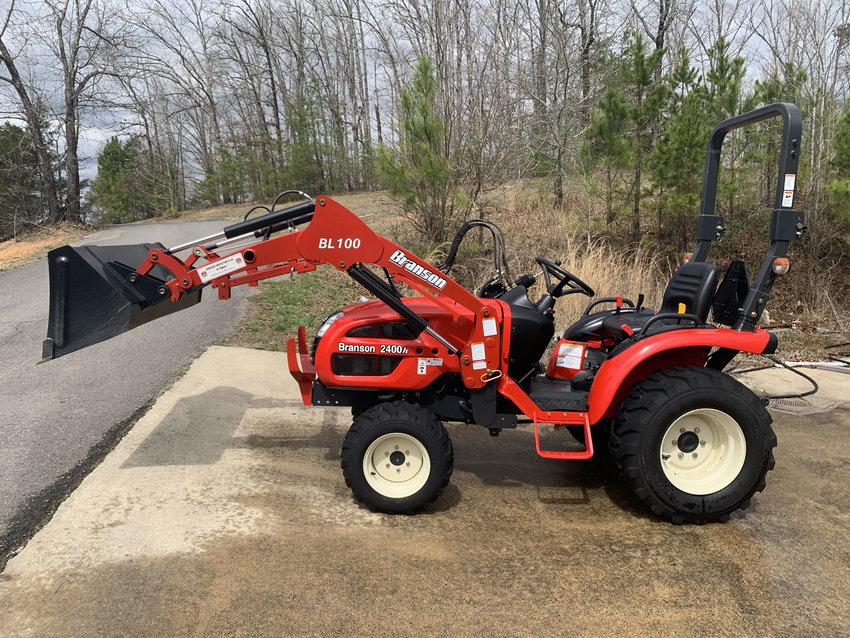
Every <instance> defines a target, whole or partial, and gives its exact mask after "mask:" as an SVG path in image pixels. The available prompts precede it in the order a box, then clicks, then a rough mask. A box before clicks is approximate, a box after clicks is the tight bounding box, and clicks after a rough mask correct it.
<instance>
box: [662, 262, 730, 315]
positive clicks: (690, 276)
mask: <svg viewBox="0 0 850 638" xmlns="http://www.w3.org/2000/svg"><path fill="white" fill-rule="evenodd" d="M717 276H718V275H717V266H715V265H714V264H709V263H707V262H704V261H689V262H687V263H685V264H682V265H681V266H680V267H679V269H678V270H677V271H676V272H675V273H673V277H672V278H671V279H670V283H669V284H667V289H666V290H665V291H664V299H663V300H662V302H661V308H660V309H659V311H658V312H659V313H662V312H675V313H687V314H692V315H696V316H697V317H699V319H700V321H702V322H705V320H706V318H707V317H708V310H709V308H711V300H712V299H713V298H714V289H715V288H716V287H717ZM683 306H684V307H683Z"/></svg>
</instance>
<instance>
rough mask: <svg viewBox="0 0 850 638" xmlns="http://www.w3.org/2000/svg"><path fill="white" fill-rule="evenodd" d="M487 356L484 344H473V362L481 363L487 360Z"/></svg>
mask: <svg viewBox="0 0 850 638" xmlns="http://www.w3.org/2000/svg"><path fill="white" fill-rule="evenodd" d="M486 358H487V355H486V354H485V353H484V344H483V343H473V344H472V360H473V361H479V360H481V359H486Z"/></svg>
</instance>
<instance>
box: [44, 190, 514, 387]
mask: <svg viewBox="0 0 850 638" xmlns="http://www.w3.org/2000/svg"><path fill="white" fill-rule="evenodd" d="M308 204H309V203H308ZM312 208H313V207H312V206H308V205H306V204H299V205H297V206H294V207H291V208H290V209H285V210H284V211H278V212H273V213H270V214H268V215H264V216H261V217H258V218H256V219H252V220H248V221H245V222H241V223H239V224H234V225H232V226H228V227H227V228H225V229H224V231H223V232H222V233H221V234H220V235H215V236H212V237H206V238H202V239H200V240H197V243H195V242H189V243H188V244H184V245H181V246H178V247H176V248H172V249H167V248H164V247H162V246H160V245H147V248H148V250H147V255H146V257H145V259H144V261H142V263H141V264H139V265H138V266H137V267H135V268H133V266H132V265H127V264H125V263H123V262H122V261H121V260H120V259H119V258H118V257H120V249H119V247H115V248H116V249H115V250H113V251H112V253H111V254H110V257H111V259H110V260H108V261H106V260H99V259H98V258H97V257H95V261H101V262H102V263H100V264H96V265H97V266H98V267H99V269H100V270H101V271H102V272H101V273H100V276H101V277H102V278H103V279H107V280H108V283H110V284H111V285H112V287H113V288H114V289H115V291H116V292H115V296H116V299H117V302H116V305H122V304H123V305H125V306H127V307H128V308H129V312H130V314H131V316H136V315H139V314H141V313H142V311H143V310H147V311H148V312H150V314H151V316H150V318H151V319H152V318H155V317H154V316H153V313H152V312H151V309H152V308H153V307H154V306H159V305H165V304H167V303H169V302H170V303H173V304H174V310H177V309H179V308H182V307H185V305H189V304H186V301H185V300H186V299H187V298H191V300H192V301H193V302H194V301H196V300H198V299H199V298H200V295H199V292H200V290H201V289H202V288H203V287H205V286H207V285H209V286H210V287H211V288H213V289H215V290H217V291H218V296H219V298H220V299H229V298H230V290H231V288H233V287H235V286H240V285H243V284H248V285H256V284H257V282H259V281H262V280H263V279H269V278H271V277H277V276H281V275H286V274H290V273H293V272H309V271H312V270H315V269H316V267H317V266H319V265H322V264H330V265H332V266H333V267H334V268H337V269H338V270H341V271H344V272H347V273H348V274H349V275H350V276H351V277H352V278H353V279H355V280H356V281H357V282H358V283H360V284H361V285H363V286H364V287H365V288H367V290H369V291H370V292H372V293H373V294H375V296H377V297H378V298H379V299H381V300H382V301H384V302H385V303H387V305H389V306H390V307H391V308H393V309H394V310H396V311H397V312H399V314H400V315H401V316H402V317H403V318H404V319H406V320H408V321H409V322H411V323H413V324H416V325H418V327H419V328H421V329H424V330H426V331H428V332H429V333H430V334H431V335H432V336H434V337H435V338H436V339H437V340H438V341H440V342H441V343H442V344H443V345H444V346H446V348H447V349H448V350H449V351H450V352H452V353H454V354H455V355H457V356H459V357H460V360H461V362H462V368H461V369H462V370H464V373H463V374H462V377H463V380H464V384H465V385H466V386H467V387H469V388H481V387H483V386H484V385H486V383H488V382H489V381H490V380H493V379H495V378H497V377H498V376H499V374H500V372H499V371H502V370H503V368H505V366H506V364H507V361H506V357H504V356H503V355H502V351H503V348H502V343H501V332H502V321H503V319H504V316H503V311H502V309H501V306H499V305H494V304H487V305H485V304H483V303H482V302H481V300H479V299H478V298H477V297H475V296H474V295H473V294H472V293H470V292H469V291H468V290H466V289H465V288H464V287H463V286H461V285H460V284H458V283H457V282H455V281H454V280H452V279H451V278H450V277H448V275H445V274H444V273H442V272H440V271H439V270H437V269H436V268H435V267H434V266H432V265H430V264H429V263H427V262H425V261H423V260H421V259H419V258H418V257H416V256H415V255H413V254H411V253H410V252H408V251H406V250H404V249H403V248H402V247H400V246H398V245H397V244H395V243H393V242H392V241H390V240H389V239H387V238H385V237H382V236H381V235H379V234H377V233H376V232H374V231H373V230H372V229H371V228H369V226H368V225H366V223H364V222H363V221H362V220H361V219H360V218H359V217H357V216H356V215H355V214H354V213H352V212H351V211H349V210H348V209H347V208H345V207H344V206H342V205H341V204H339V203H338V202H336V201H334V200H332V199H330V198H328V197H319V198H317V199H316V203H315V210H314V211H312V212H310V209H312ZM292 222H295V223H306V222H309V224H308V225H307V226H306V228H304V229H303V230H292V231H291V232H287V233H285V234H279V235H275V236H270V235H271V233H272V232H276V231H278V230H282V229H283V228H285V227H286V226H287V225H289V224H291V223H292ZM212 240H219V241H212ZM236 244H239V247H238V248H234V245H236ZM91 248H98V247H91ZM105 248H106V247H103V249H105ZM121 248H124V247H121ZM126 248H127V249H129V248H130V247H126ZM136 248H138V247H136ZM61 250H65V253H63V254H61V255H60V254H59V251H61ZM69 250H70V251H75V250H77V251H80V250H82V249H71V248H70V247H64V249H59V251H54V252H55V253H57V254H56V255H54V253H51V255H50V256H49V257H48V258H49V260H50V262H49V263H50V268H51V282H52V285H51V288H52V289H53V288H54V287H55V288H56V289H57V290H65V289H67V288H69V287H70V288H72V289H73V288H74V286H73V285H69V283H68V281H67V279H68V278H71V279H73V277H74V276H75V275H76V273H75V268H77V266H75V265H74V263H70V262H69V257H70V258H71V259H73V258H74V254H73V253H68V252H67V251H69ZM185 251H189V252H188V256H186V257H182V258H181V257H180V256H179V255H180V254H181V253H183V252H185ZM88 252H89V255H88V257H91V255H92V254H96V251H95V253H92V251H91V250H89V251H88ZM116 255H117V256H116ZM63 260H64V261H63ZM364 264H374V265H376V266H379V267H381V268H385V269H386V270H387V271H388V272H389V273H390V274H391V276H392V277H393V279H394V280H396V281H402V282H404V283H405V284H407V285H408V286H410V287H411V288H412V289H414V290H416V291H417V292H419V293H420V294H421V295H423V296H426V297H429V298H430V299H432V300H433V301H434V302H435V303H437V304H439V305H440V306H441V307H443V308H444V309H445V310H446V311H448V312H449V313H450V314H451V315H452V316H453V317H454V318H455V320H456V322H457V323H460V322H461V320H463V323H465V324H471V325H472V326H473V327H472V331H471V333H469V334H463V335H459V334H451V333H450V334H438V333H436V332H434V331H433V330H432V329H431V328H430V327H429V326H428V324H427V321H426V320H424V319H423V318H421V317H418V315H415V313H414V312H413V311H412V310H410V309H409V308H407V306H405V305H404V304H402V303H401V302H400V301H398V300H397V297H395V296H394V295H393V294H392V293H391V292H390V290H391V289H390V287H389V286H388V285H387V284H385V283H384V282H383V281H382V280H380V279H379V278H378V277H377V276H375V275H374V274H373V273H372V272H371V271H369V270H368V269H367V268H364V267H363V265H364ZM163 273H168V274H167V275H165V276H163ZM104 275H105V276H104ZM60 279H61V280H62V281H61V283H57V281H58V280H60ZM91 279H92V277H89V280H87V283H90V280H91ZM98 283H101V282H98ZM133 293H135V294H133ZM58 296H59V295H58V294H57V297H58ZM99 297H101V298H103V297H104V295H103V294H102V293H101V294H100V295H99ZM106 297H108V295H106ZM77 303H78V305H79V302H77ZM71 305H73V304H72V303H70V302H65V301H62V300H59V299H56V300H54V298H53V297H51V320H50V326H49V328H48V339H47V341H46V345H45V358H52V357H53V356H61V355H62V354H66V353H67V352H71V351H73V350H76V349H79V347H84V346H86V345H91V343H96V342H97V341H102V340H104V339H107V338H109V337H111V336H115V335H116V334H119V333H120V332H124V331H125V330H128V329H130V328H134V327H136V325H140V324H141V323H144V322H145V321H138V320H136V321H135V322H134V321H133V320H127V321H126V322H124V321H122V322H119V323H118V325H116V326H113V327H111V328H110V329H108V330H106V331H103V332H102V333H98V334H97V335H94V336H93V337H92V338H88V336H87V337H86V338H77V342H78V343H80V344H81V345H79V346H77V347H75V346H76V345H77V344H76V343H66V341H67V339H66V336H67V335H65V334H60V333H64V332H65V331H66V330H67V329H68V328H67V327H66V323H67V321H66V320H67V318H68V317H67V316H66V315H67V314H68V311H69V309H70V306H71ZM65 306H68V307H67V308H66V307H65ZM122 307H123V306H122ZM171 311H173V310H171V309H169V308H166V309H160V311H159V312H158V313H157V314H156V316H162V315H163V314H168V313H169V312H171ZM74 312H75V313H76V315H77V316H81V315H86V314H87V312H88V311H87V309H81V308H76V309H75V310H74ZM110 312H112V310H110ZM88 314H92V313H90V312H89V313H88ZM94 314H95V315H96V314H98V313H94ZM86 320H87V321H88V320H89V318H88V317H86ZM92 339H93V340H92ZM57 344H59V345H57Z"/></svg>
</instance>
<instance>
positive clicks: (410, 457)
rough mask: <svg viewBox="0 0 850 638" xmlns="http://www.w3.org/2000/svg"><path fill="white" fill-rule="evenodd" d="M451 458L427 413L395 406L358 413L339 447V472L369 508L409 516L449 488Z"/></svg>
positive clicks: (441, 429)
mask: <svg viewBox="0 0 850 638" xmlns="http://www.w3.org/2000/svg"><path fill="white" fill-rule="evenodd" d="M453 464H454V453H453V450H452V443H451V440H450V439H449V435H448V433H447V432H446V429H445V428H444V427H443V424H442V423H440V422H439V421H438V420H437V419H436V418H435V417H434V415H432V414H431V413H430V412H428V410H426V409H424V408H422V407H420V406H416V405H412V404H410V403H406V402H404V401H394V402H392V403H380V404H378V405H375V406H373V407H371V408H369V409H368V410H366V411H364V412H363V413H362V414H360V415H359V416H358V417H357V418H356V419H355V421H354V423H353V424H352V426H351V428H350V429H349V430H348V434H346V436H345V441H344V442H343V444H342V471H343V476H344V477H345V483H346V485H348V487H350V488H351V491H352V493H353V494H354V497H355V498H356V499H358V500H359V501H362V502H363V503H365V504H366V505H368V506H369V508H370V509H372V510H375V511H379V512H386V513H389V514H398V513H413V512H415V511H416V510H418V509H420V508H421V507H423V506H424V505H427V504H428V503H430V502H432V501H434V500H436V499H437V497H438V496H439V495H440V494H442V493H443V490H445V488H446V486H447V485H448V483H449V478H450V477H451V474H452V469H453Z"/></svg>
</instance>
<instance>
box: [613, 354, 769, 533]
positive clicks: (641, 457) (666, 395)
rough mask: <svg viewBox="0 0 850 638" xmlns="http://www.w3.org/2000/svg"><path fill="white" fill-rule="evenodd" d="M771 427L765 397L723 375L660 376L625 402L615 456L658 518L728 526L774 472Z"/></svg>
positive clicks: (686, 372)
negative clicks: (737, 511)
mask: <svg viewBox="0 0 850 638" xmlns="http://www.w3.org/2000/svg"><path fill="white" fill-rule="evenodd" d="M770 423H771V418H770V415H769V414H768V413H767V410H765V408H764V406H763V405H762V403H761V401H760V400H759V399H758V397H756V396H755V395H754V394H753V393H752V392H751V391H750V390H749V389H748V388H746V387H745V386H743V385H742V384H740V383H738V382H737V381H736V380H734V379H733V378H731V377H730V376H728V375H726V374H723V373H722V372H719V371H716V370H712V369H709V368H682V367H677V368H673V369H672V370H661V371H658V372H656V373H654V374H652V375H651V376H650V377H649V378H648V379H647V380H645V381H643V382H641V383H638V384H637V385H636V386H635V387H634V388H633V389H632V391H631V392H630V393H629V396H628V397H627V398H626V399H624V400H623V402H622V404H621V406H620V410H619V412H618V414H617V419H616V420H615V422H614V424H613V427H612V429H611V439H610V443H611V453H612V455H613V457H614V460H615V461H616V463H617V465H618V467H619V469H620V474H621V476H622V477H623V479H624V480H625V482H626V484H627V486H628V487H629V488H630V489H631V490H632V491H633V492H634V493H635V495H636V496H637V497H638V498H640V499H641V500H642V501H643V502H644V503H646V504H647V505H648V506H649V508H650V509H651V510H652V511H653V512H654V513H655V514H657V515H659V516H663V517H665V518H668V519H670V520H671V521H672V522H674V523H685V522H693V523H705V522H708V521H715V520H727V519H728V518H729V516H730V514H731V513H732V512H734V511H736V510H738V509H744V508H746V507H748V506H749V503H750V498H751V497H752V496H753V494H755V493H756V492H760V491H761V490H763V489H764V486H765V475H766V474H767V472H768V471H769V470H771V469H773V465H774V460H773V448H774V447H775V446H776V436H775V435H774V433H773V430H772V429H771V427H770Z"/></svg>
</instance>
